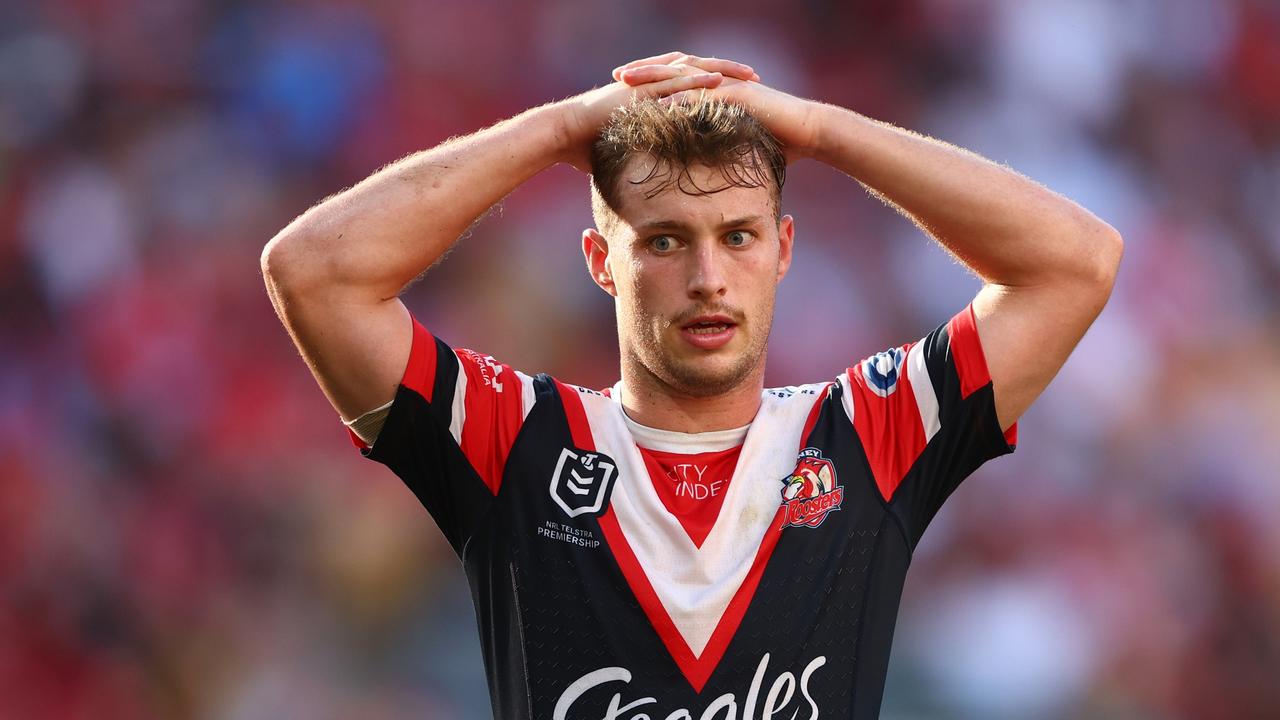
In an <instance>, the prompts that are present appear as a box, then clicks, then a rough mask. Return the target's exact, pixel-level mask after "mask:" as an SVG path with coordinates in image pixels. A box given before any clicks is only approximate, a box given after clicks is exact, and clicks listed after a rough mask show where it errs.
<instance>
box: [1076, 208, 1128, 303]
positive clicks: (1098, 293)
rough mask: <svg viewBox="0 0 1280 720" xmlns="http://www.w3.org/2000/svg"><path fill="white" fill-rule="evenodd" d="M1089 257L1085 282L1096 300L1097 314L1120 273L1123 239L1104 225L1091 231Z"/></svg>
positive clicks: (1118, 233)
mask: <svg viewBox="0 0 1280 720" xmlns="http://www.w3.org/2000/svg"><path fill="white" fill-rule="evenodd" d="M1089 248H1090V257H1089V259H1088V262H1087V263H1085V267H1086V271H1085V280H1086V282H1087V284H1088V286H1089V287H1090V289H1091V291H1092V293H1093V294H1094V297H1095V298H1096V300H1097V309H1098V311H1099V312H1101V311H1102V308H1103V307H1104V306H1105V305H1106V304H1107V301H1108V300H1109V299H1110V298H1111V291H1112V289H1113V288H1114V287H1115V284H1116V277H1117V276H1118V275H1119V272H1120V260H1121V258H1122V257H1123V256H1124V238H1123V237H1121V235H1120V232H1119V231H1118V230H1116V229H1115V228H1113V227H1111V226H1110V225H1108V224H1106V223H1101V225H1100V227H1097V228H1096V229H1094V230H1093V231H1091V242H1090V243H1089Z"/></svg>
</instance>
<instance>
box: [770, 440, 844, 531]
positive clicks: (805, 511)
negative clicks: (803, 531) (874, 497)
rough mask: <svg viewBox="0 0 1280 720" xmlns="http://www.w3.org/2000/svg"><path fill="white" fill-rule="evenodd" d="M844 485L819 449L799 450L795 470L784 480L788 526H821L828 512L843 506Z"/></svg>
mask: <svg viewBox="0 0 1280 720" xmlns="http://www.w3.org/2000/svg"><path fill="white" fill-rule="evenodd" d="M843 502H844V488H843V487H841V486H840V484H839V483H838V482H837V481H836V468H835V466H834V465H832V464H831V461H830V460H828V459H826V458H824V457H822V451H820V450H818V449H817V448H805V449H804V450H801V451H800V456H799V458H798V460H797V461H796V469H795V470H793V471H792V472H791V475H789V476H788V477H786V478H783V480H782V506H783V507H785V508H786V511H787V516H786V518H785V519H784V520H783V523H782V526H783V527H784V528H785V527H793V526H794V527H815V528H816V527H818V526H819V525H821V524H822V521H823V520H826V519H827V515H828V514H829V513H832V512H835V511H836V510H839V509H840V504H841V503H843Z"/></svg>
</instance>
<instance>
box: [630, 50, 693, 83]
mask: <svg viewBox="0 0 1280 720" xmlns="http://www.w3.org/2000/svg"><path fill="white" fill-rule="evenodd" d="M681 55H684V53H683V52H680V51H679V50H672V51H671V52H667V53H662V54H661V55H654V56H652V57H647V58H642V59H640V60H632V61H631V62H629V63H627V64H625V65H619V66H618V67H616V68H614V69H613V79H614V80H620V79H622V78H621V77H620V76H621V75H622V71H623V70H626V69H627V68H633V67H636V66H637V65H665V64H667V63H669V62H671V61H672V60H675V59H676V58H678V57H680V56H681Z"/></svg>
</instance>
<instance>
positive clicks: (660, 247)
mask: <svg viewBox="0 0 1280 720" xmlns="http://www.w3.org/2000/svg"><path fill="white" fill-rule="evenodd" d="M649 246H650V247H652V248H653V249H654V250H657V251H658V252H667V251H668V250H671V249H673V248H675V246H676V242H675V240H673V239H672V238H671V236H670V235H659V236H657V237H655V238H652V239H651V240H649Z"/></svg>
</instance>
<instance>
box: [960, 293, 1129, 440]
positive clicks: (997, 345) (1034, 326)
mask: <svg viewBox="0 0 1280 720" xmlns="http://www.w3.org/2000/svg"><path fill="white" fill-rule="evenodd" d="M1108 294H1109V286H1105V287H1104V286H1102V285H1094V284H1089V283H1083V282H1082V283H1078V284H1071V283H1062V284H1059V285H1043V286H1033V287H1010V286H1006V285H997V284H994V283H988V284H987V285H984V286H983V288H982V290H981V291H979V292H978V295H977V297H975V298H974V300H973V315H974V321H975V324H976V326H977V331H978V337H979V340H980V341H981V343H982V348H983V351H984V354H985V355H986V361H987V369H988V370H989V372H990V374H991V383H992V392H993V394H994V396H995V409H996V415H997V417H998V418H999V422H1000V429H1001V430H1007V429H1008V428H1009V427H1010V426H1012V425H1013V424H1014V422H1016V421H1017V420H1018V418H1019V417H1021V416H1022V414H1023V413H1024V412H1026V410H1027V408H1029V407H1030V406H1031V403H1032V402H1034V401H1035V399H1036V398H1037V397H1039V396H1040V393H1042V392H1044V389H1045V388H1046V387H1047V386H1048V385H1049V382H1050V381H1051V380H1052V379H1053V378H1054V376H1055V375H1057V374H1058V371H1059V370H1060V369H1061V368H1062V366H1063V364H1064V363H1065V362H1066V361H1067V357H1068V356H1069V355H1070V354H1071V351H1072V350H1073V349H1075V347H1076V345H1077V344H1078V343H1079V342H1080V339H1081V338H1082V337H1084V333H1085V331H1086V330H1088V329H1089V326H1090V325H1091V324H1092V323H1093V321H1094V319H1095V318H1096V317H1097V316H1098V313H1099V312H1101V310H1102V307H1103V305H1104V304H1105V303H1106V299H1107V295H1108Z"/></svg>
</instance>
